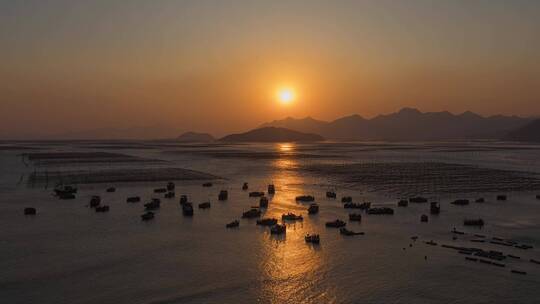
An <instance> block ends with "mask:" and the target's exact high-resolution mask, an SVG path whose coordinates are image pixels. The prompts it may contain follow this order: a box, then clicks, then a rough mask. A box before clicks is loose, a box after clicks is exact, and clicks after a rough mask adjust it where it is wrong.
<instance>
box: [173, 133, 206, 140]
mask: <svg viewBox="0 0 540 304" xmlns="http://www.w3.org/2000/svg"><path fill="white" fill-rule="evenodd" d="M214 140H215V138H214V136H212V135H210V134H208V133H197V132H185V133H183V134H182V135H180V136H178V137H177V138H176V141H180V142H211V141H214Z"/></svg>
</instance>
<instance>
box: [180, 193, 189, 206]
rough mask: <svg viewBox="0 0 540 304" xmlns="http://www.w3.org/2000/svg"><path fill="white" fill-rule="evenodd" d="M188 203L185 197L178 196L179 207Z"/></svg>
mask: <svg viewBox="0 0 540 304" xmlns="http://www.w3.org/2000/svg"><path fill="white" fill-rule="evenodd" d="M187 202H188V198H187V195H181V196H180V205H183V204H185V203H187Z"/></svg>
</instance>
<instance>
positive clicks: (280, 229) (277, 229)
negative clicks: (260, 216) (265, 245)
mask: <svg viewBox="0 0 540 304" xmlns="http://www.w3.org/2000/svg"><path fill="white" fill-rule="evenodd" d="M285 232H287V226H285V225H280V224H276V225H274V226H272V227H271V228H270V233H271V234H283V233H285Z"/></svg>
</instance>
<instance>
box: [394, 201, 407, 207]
mask: <svg viewBox="0 0 540 304" xmlns="http://www.w3.org/2000/svg"><path fill="white" fill-rule="evenodd" d="M397 205H398V207H407V206H409V201H408V200H404V199H402V200H399V202H398V203H397Z"/></svg>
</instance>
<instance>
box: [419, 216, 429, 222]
mask: <svg viewBox="0 0 540 304" xmlns="http://www.w3.org/2000/svg"><path fill="white" fill-rule="evenodd" d="M428 219H429V218H428V216H427V215H426V214H422V216H420V222H422V223H427V222H428Z"/></svg>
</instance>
